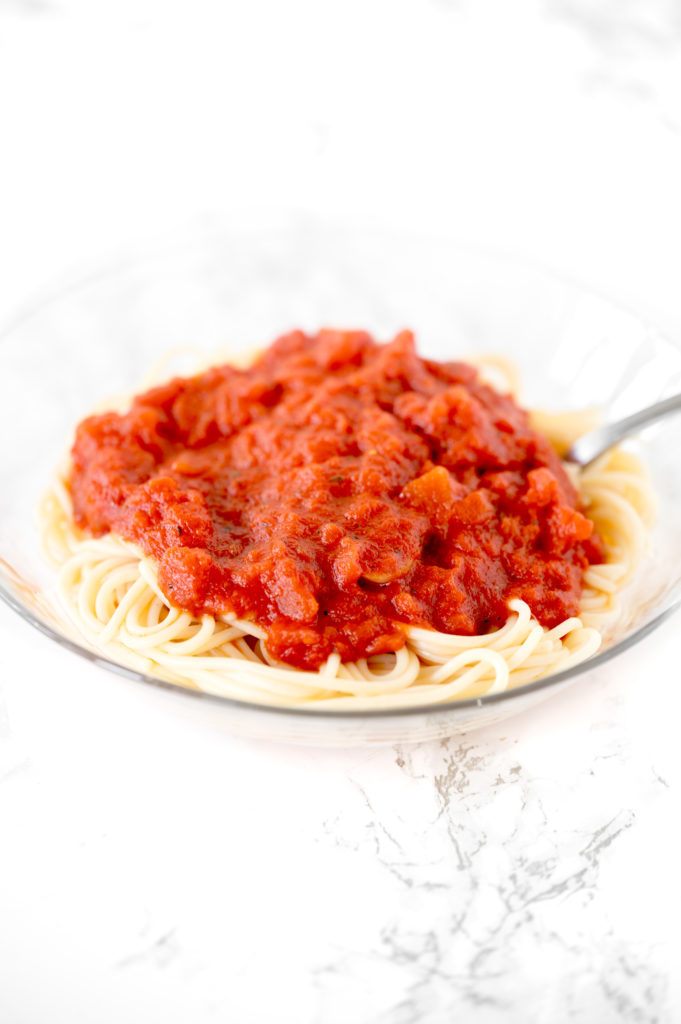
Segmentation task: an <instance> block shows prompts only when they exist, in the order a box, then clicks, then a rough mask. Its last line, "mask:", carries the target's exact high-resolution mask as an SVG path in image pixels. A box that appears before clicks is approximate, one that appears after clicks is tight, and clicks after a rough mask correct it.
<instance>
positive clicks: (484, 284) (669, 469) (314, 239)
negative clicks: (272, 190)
mask: <svg viewBox="0 0 681 1024" xmlns="http://www.w3.org/2000/svg"><path fill="white" fill-rule="evenodd" d="M323 325H333V326H349V327H365V328H367V329H369V330H371V331H372V332H373V333H375V335H376V336H377V337H378V338H379V339H383V340H387V339H388V338H389V337H390V336H391V335H392V334H393V333H394V332H395V331H397V330H399V329H400V328H402V327H411V328H413V329H414V330H415V332H416V336H417V343H418V345H419V350H420V351H421V352H422V353H423V354H426V355H428V356H432V357H435V358H457V357H465V356H466V355H467V354H474V353H480V352H485V353H489V352H494V353H499V354H501V355H503V356H507V357H510V358H511V359H512V360H513V361H514V362H515V363H516V365H517V367H518V370H519V372H520V378H521V381H522V392H521V400H522V402H523V403H524V404H525V405H527V406H529V407H532V406H533V405H541V406H542V407H543V408H549V409H551V408H553V409H556V410H558V409H561V410H564V409H577V408H582V407H584V406H591V405H594V404H601V405H603V406H604V407H605V410H606V416H609V417H617V416H622V415H625V414H626V413H628V412H632V411H634V410H636V409H638V408H640V407H642V406H644V405H646V404H648V403H650V402H652V401H655V400H656V399H659V398H660V397H664V396H666V395H668V394H671V393H674V392H676V391H679V390H681V350H680V349H679V348H678V347H677V346H676V345H674V344H672V343H671V342H670V341H668V340H665V339H664V338H662V337H661V336H660V335H659V334H658V333H657V332H656V331H655V330H654V329H653V328H652V327H651V326H650V325H649V324H646V323H644V322H643V321H642V320H641V319H639V318H638V317H637V316H635V315H634V314H633V313H631V312H629V311H627V310H625V309H623V308H619V307H616V306H614V305H612V304H611V303H609V302H607V301H605V300H604V299H602V298H599V297H598V296H597V295H595V294H592V293H591V292H588V291H585V290H583V289H580V288H578V287H575V286H574V285H572V284H569V283H567V282H565V281H560V280H557V279H556V278H555V277H552V276H550V275H549V274H547V273H545V272H543V271H540V270H537V269H534V268H531V267H528V266H525V265H522V264H520V263H518V262H514V261H511V260H508V259H501V258H497V257H492V256H490V255H488V254H485V253H481V252H478V251H476V250H474V249H472V248H469V247H464V246H459V245H456V244H454V243H452V242H450V241H446V240H441V239H432V238H417V237H411V236H410V237H405V236H401V237H400V236H392V235H389V234H386V233H369V232H366V233H360V234H358V233H357V232H351V231H345V230H343V229H341V228H330V227H328V226H326V227H320V226H318V225H314V224H310V223H302V224H297V225H295V226H293V227H287V228H277V229H274V228H273V229H271V230H269V231H250V232H249V231H240V232H237V231H228V230H213V231H208V232H205V233H201V234H195V235H193V236H191V237H183V238H181V239H178V240H177V241H176V242H175V243H173V244H171V245H167V246H166V247H164V249H163V251H161V252H155V253H153V254H147V255H144V256H139V257H138V258H136V259H134V260H129V261H127V262H124V263H122V264H121V265H119V266H116V267H112V268H110V269H109V270H108V271H106V272H104V273H101V274H98V275H97V276H92V277H90V278H89V279H88V280H86V281H84V282H81V283H79V284H77V285H73V286H68V287H65V288H64V289H63V290H61V291H60V292H59V293H58V294H55V295H53V296H50V297H47V298H45V299H43V300H42V301H39V302H36V303H35V304H34V305H33V307H32V308H31V309H30V310H29V311H28V312H25V313H24V314H23V315H21V316H18V317H16V318H15V321H14V323H13V324H12V325H11V326H10V327H9V328H8V329H7V330H5V332H4V334H3V335H2V336H1V337H0V346H1V348H0V352H1V356H2V363H1V365H2V375H1V376H0V596H2V597H3V598H4V600H5V601H6V602H7V603H8V604H9V605H10V606H11V607H12V608H13V609H14V610H15V611H17V612H18V613H19V614H20V615H21V616H22V617H23V618H25V619H26V620H27V621H28V622H30V623H32V624H33V625H34V626H36V627H37V628H38V629H40V630H41V631H42V632H43V633H45V634H47V636H49V637H51V638H52V639H53V640H54V641H56V642H57V643H59V644H61V645H62V646H64V647H67V648H68V649H69V650H70V651H72V652H73V653H74V654H76V655H79V656H81V657H83V658H87V659H90V660H91V661H93V662H95V663H97V664H99V665H103V666H105V667H106V668H108V669H111V670H113V671H115V672H119V673H122V674H124V675H126V676H129V677H131V678H133V679H136V680H138V681H139V682H140V683H144V684H146V685H147V687H149V686H151V687H153V688H154V692H155V693H156V694H157V699H159V700H166V701H168V700H170V701H174V702H176V703H177V702H182V708H180V709H179V710H181V711H183V712H184V713H198V714H200V715H202V716H204V715H206V716H208V717H210V718H211V719H217V718H218V717H219V718H220V719H221V720H224V722H225V724H226V725H227V728H228V729H230V730H231V731H233V732H235V733H242V734H247V735H251V736H258V737H267V738H272V739H277V740H286V741H296V742H303V743H311V744H320V745H329V744H339V745H355V744H366V743H372V742H404V741H409V740H422V739H428V738H441V737H445V736H449V735H451V734H453V733H456V732H462V731H467V730H470V729H472V728H475V727H477V726H481V725H486V724H489V723H491V722H495V721H499V720H501V719H502V718H504V717H506V716H508V715H510V714H512V713H515V712H518V711H520V710H522V709H524V708H527V707H528V706H530V705H533V704H535V703H536V702H537V701H539V700H541V699H543V698H545V697H547V696H548V695H550V694H552V693H555V692H557V691H558V690H559V689H561V688H562V687H564V686H566V685H567V684H569V682H570V681H571V680H572V679H575V678H576V677H578V676H579V677H581V676H584V675H585V674H587V673H589V672H591V671H592V670H593V669H594V668H596V667H597V666H599V665H603V664H604V663H606V662H609V661H610V660H611V659H613V658H615V657H616V656H619V655H622V654H623V653H624V652H626V651H627V649H628V648H629V647H631V645H632V644H634V643H636V642H637V641H638V640H640V639H641V638H642V637H643V636H645V635H646V634H647V633H649V632H650V631H651V630H652V629H653V628H654V627H655V626H657V625H658V624H659V623H660V622H662V621H663V620H664V619H665V618H666V617H667V616H668V615H669V614H671V612H672V611H673V610H674V608H675V607H676V605H677V603H678V602H679V600H680V599H681V516H679V515H678V511H677V510H678V508H679V507H680V499H681V459H679V457H678V450H679V448H680V447H681V417H680V418H678V419H676V420H674V419H672V420H670V421H668V422H667V423H664V424H661V425H658V426H657V427H656V428H653V429H652V430H651V431H649V432H648V433H647V434H646V436H645V439H644V440H643V441H642V442H641V446H640V447H641V452H642V455H643V458H644V460H645V462H646V463H647V465H648V467H649V469H650V471H651V474H652V477H653V482H654V487H655V490H656V492H657V496H658V500H659V516H658V521H657V524H656V526H655V529H654V534H653V538H652V552H651V555H650V558H649V560H648V562H647V563H646V565H645V567H644V569H643V571H641V572H639V574H638V576H637V578H636V580H635V582H634V583H633V584H632V585H631V586H630V587H629V588H628V590H627V591H626V593H625V595H624V607H625V616H624V619H623V623H622V627H621V629H620V632H619V634H618V635H617V636H616V637H615V638H614V639H613V641H611V642H610V644H609V646H608V645H606V646H605V648H604V649H602V650H601V651H600V652H599V653H598V654H597V655H596V656H595V657H593V658H592V659H590V660H589V661H588V662H586V663H584V664H582V665H579V666H577V667H575V668H573V669H569V670H567V671H563V672H559V673H556V674H554V675H553V676H549V677H547V678H544V679H541V680H539V681H537V682H534V683H530V684H528V685H526V686H523V687H519V688H517V689H515V690H509V691H507V692H504V693H501V694H499V695H495V696H489V697H481V698H479V699H476V700H460V701H457V702H453V703H451V704H444V705H432V706H426V707H420V708H409V709H400V710H394V711H375V712H372V711H369V712H340V711H324V710H323V709H319V708H310V709H295V710H288V709H271V708H267V707H263V706H262V705H260V704H248V703H245V702H240V701H234V700H227V699H224V698H220V697H214V696H211V695H207V694H203V693H200V692H195V691H191V690H187V689H183V688H182V687H180V686H177V685H175V684H173V683H167V682H164V681H162V680H159V679H155V678H152V677H150V676H145V675H142V674H140V673H137V672H135V671H132V670H131V669H128V668H125V667H123V666H120V665H116V664H114V663H113V662H111V661H109V660H108V659H107V658H105V657H103V656H102V655H101V654H98V653H97V652H96V651H95V650H93V649H91V648H90V647H89V646H88V645H87V642H86V641H85V640H83V639H82V638H81V637H80V636H79V635H78V634H76V633H75V631H74V628H73V627H72V625H71V624H70V622H69V621H68V619H67V618H66V616H65V614H64V612H63V611H62V610H61V607H60V605H59V604H58V602H57V600H56V597H55V591H54V574H53V570H52V569H51V568H50V567H49V566H48V565H46V564H45V563H44V562H43V559H42V554H41V548H40V542H39V537H38V531H37V525H36V517H35V510H36V508H37V505H38V502H39V499H40V496H41V494H42V492H43V491H44V490H45V488H46V486H47V485H48V483H49V481H50V478H51V475H52V473H53V471H54V468H55V466H56V465H57V463H58V462H59V460H60V458H61V456H62V455H63V454H64V451H65V449H66V448H67V446H68V445H69V443H70V438H71V431H72V429H73V426H74V425H75V423H76V422H77V421H78V420H79V419H80V418H81V417H82V416H84V415H86V414H87V413H88V412H89V411H90V410H91V409H92V408H93V407H94V406H95V405H96V404H97V403H99V402H100V401H101V400H102V399H103V398H106V397H107V396H108V395H111V394H116V393H117V392H122V391H127V390H131V389H132V390H135V389H136V388H138V387H139V384H140V382H141V381H142V379H143V377H144V376H145V374H146V373H147V372H148V371H149V369H150V368H151V367H152V366H153V364H154V363H155V362H156V361H157V360H158V359H159V358H160V357H162V356H164V355H165V354H167V353H168V351H169V350H173V349H175V348H178V347H180V348H187V347H190V348H192V349H193V350H198V352H200V353H201V354H205V355H206V356H207V355H208V354H209V353H210V352H211V351H212V350H218V349H219V350H221V353H223V354H224V350H225V348H227V349H228V350H229V351H233V352H234V353H235V354H238V353H244V352H247V351H249V350H252V349H254V348H257V347H259V346H261V345H263V344H266V343H268V342H269V341H271V340H272V339H273V338H274V337H275V336H276V335H278V334H280V333H283V332H284V331H286V330H288V329H290V328H293V327H302V328H304V329H308V330H314V329H316V328H318V327H319V326H323Z"/></svg>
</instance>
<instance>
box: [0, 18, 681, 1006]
mask: <svg viewBox="0 0 681 1024" xmlns="http://www.w3.org/2000/svg"><path fill="white" fill-rule="evenodd" d="M680 183H681V12H679V8H678V4H677V3H676V2H675V0H666V2H665V0H515V2H513V3H510V2H508V0H475V2H474V0H361V2H360V0H344V2H343V3H329V2H324V0H316V2H305V0H288V2H279V3H277V2H274V0H250V2H248V3H237V2H233V0H228V2H222V3H219V2H209V0H193V2H189V0H187V2H162V0H136V2H133V0H118V2H117V3H107V2H104V0H0V318H2V319H3V320H5V321H9V320H11V318H12V317H13V316H14V315H15V314H16V312H17V311H18V310H20V309H21V308H23V307H25V306H27V305H28V306H30V304H31V297H32V296H34V295H35V294H36V293H37V292H41V291H42V290H44V289H48V290H50V289H52V288H54V287H58V284H59V281H60V279H61V278H62V277H63V276H64V275H72V274H73V273H78V272H80V271H82V272H86V271H87V270H89V269H90V268H91V267H92V266H93V265H97V264H98V263H99V262H102V261H105V260H106V259H108V258H109V257H110V255H111V254H112V253H116V252H119V251H128V250H132V249H134V248H135V247H136V246H138V245H140V244H142V243H145V242H147V241H149V240H150V239H155V240H158V239H159V238H163V237H164V236H165V235H172V234H173V233H174V232H176V231H177V230H178V229H185V228H187V227H191V226H201V225H205V224H206V223H209V224H210V223H214V222H225V223H230V222H232V221H239V222H248V221H249V219H253V218H258V220H259V221H262V220H263V218H264V219H267V216H268V211H271V212H272V215H275V214H277V213H280V212H281V211H285V212H286V211H297V212H302V213H304V214H307V215H309V216H313V217H315V216H316V217H322V218H324V219H326V220H335V221H342V222H350V223H353V222H356V223H357V224H362V225H366V224H377V225H388V226H391V227H395V226H398V227H406V228H415V229H418V230H433V231H438V232H441V233H447V234H452V235H455V236H457V237H459V238H463V239H466V240H472V241H475V242H478V243H482V244H484V245H486V246H488V247H490V248H493V249H499V250H503V251H506V252H511V253H516V254H518V255H521V256H524V257H527V258H529V259H531V260H534V261H536V262H538V263H542V264H546V265H548V266H550V267H553V268H555V269H557V270H559V271H561V272H562V273H563V274H565V275H566V276H568V277H570V278H573V279H576V280H578V281H582V282H585V283H587V284H589V285H591V286H594V287H596V288H597V289H598V290H600V291H601V292H603V293H604V294H606V295H608V296H611V297H614V298H616V299H618V300H619V301H622V302H624V303H625V304H627V305H629V306H631V307H632V308H633V309H635V310H636V311H638V312H641V313H643V314H645V315H646V316H648V317H650V318H651V319H652V320H653V321H654V322H656V323H657V324H659V325H660V326H661V327H662V328H663V329H664V330H665V331H666V332H667V333H668V334H669V335H670V336H672V337H675V338H676V339H678V340H680V341H681V292H680V289H679V281H681V203H680V202H679V191H680V188H681V185H680ZM1 370H2V368H1V365H0V372H1ZM678 629H679V621H678V618H677V619H676V620H674V621H673V622H672V623H671V624H669V625H668V626H667V627H666V628H665V629H664V630H663V631H662V632H660V633H659V634H657V635H656V636H655V637H654V638H652V639H650V640H648V641H647V642H646V643H645V644H644V645H643V646H642V647H641V648H640V649H639V650H637V651H636V652H635V653H633V654H632V656H631V657H630V658H628V659H627V660H626V661H619V662H617V663H616V667H615V668H614V669H611V670H610V671H609V672H605V673H601V675H600V676H599V677H598V678H597V680H596V682H595V683H594V684H590V686H589V687H588V688H587V687H585V686H584V685H582V684H579V685H577V686H575V687H574V688H573V689H572V690H571V691H569V693H568V694H566V695H563V696H561V697H560V698H558V699H556V700H555V701H553V702H552V703H551V704H549V705H546V706H545V707H544V708H540V709H539V710H538V711H535V712H533V713H532V714H530V715H526V716H525V717H524V718H523V719H522V721H519V722H518V723H516V724H514V725H513V726H511V725H510V724H509V725H508V726H507V727H503V728H501V727H500V728H497V729H496V730H494V729H492V730H487V731H485V732H483V733H479V734H474V735H471V736H470V737H466V738H465V739H464V740H463V741H461V740H452V741H451V742H450V743H448V744H443V745H438V746H434V745H433V746H429V745H424V746H421V747H418V748H414V749H412V750H400V751H395V750H380V751H372V752H354V753H353V752H348V753H333V752H326V753H322V752H311V751H294V750H287V749H280V748H276V747H273V746H266V745H258V744H255V743H246V742H245V741H236V740H233V739H230V738H229V737H226V736H224V735H221V734H218V733H217V732H212V731H211V730H210V729H207V728H203V727H199V726H198V725H196V724H191V723H187V722H184V721H182V720H177V719H175V718H174V717H173V716H172V715H170V714H169V713H165V712H163V713H161V712H160V711H159V710H158V709H155V708H153V707H152V708H150V707H147V706H146V705H145V704H143V703H142V702H141V700H140V699H139V696H138V692H137V690H136V689H135V688H134V687H132V686H131V685H130V684H127V683H124V682H121V681H120V680H118V679H115V678H113V677H111V678H110V677H108V676H106V675H104V674H103V673H101V672H98V671H97V670H94V669H92V668H90V667H88V666H86V665H83V664H80V663H75V659H72V658H70V657H68V656H67V655H66V654H64V653H62V652H60V651H56V650H54V649H53V648H52V647H51V646H50V645H49V644H48V642H47V641H45V640H43V639H42V638H41V637H39V636H38V635H37V634H34V633H32V632H31V631H29V629H28V628H27V627H26V626H24V625H23V624H22V623H21V622H20V621H19V620H18V619H16V617H14V616H12V614H11V613H10V612H9V611H8V610H7V609H0V687H1V689H0V713H1V714H4V715H5V718H6V720H2V722H0V744H2V747H1V754H2V759H1V760H0V775H1V776H2V777H1V778H0V1019H2V1020H3V1021H7V1022H8V1024H42V1022H49V1024H58V1022H61V1021H64V1022H66V1021H68V1022H69V1024H79V1022H81V1021H82V1022H90V1021H107V1022H108V1021H112V1022H113V1021H120V1020H131V1021H138V1020H139V1021H164V1022H170V1024H173V1022H175V1021H178V1022H180V1021H187V1020H192V1021H195V1022H198V1024H202V1022H204V1021H222V1020H230V1021H242V1020H243V1021H251V1020H253V1021H266V1022H269V1021H292V1022H296V1024H306V1022H313V1021H315V1022H316V1021H321V1022H323V1024H327V1022H328V1024H335V1022H345V1021H350V1020H352V1021H353V1022H364V1021H366V1022H374V1021H375V1022H381V1024H393V1022H394V1024H411V1022H412V1021H414V1022H416V1021H425V1022H426V1024H430V1022H434V1024H439V1022H441V1021H442V1022H449V1021H451V1020H455V1019H457V1020H458V1019H463V1020H473V1021H476V1022H477V1021H480V1022H482V1024H487V1022H490V1024H497V1022H500V1021H504V1022H507V1021H510V1022H511V1024H514V1022H515V1021H518V1022H525V1021H528V1020H537V1021H547V1022H548V1021H550V1022H552V1024H554V1022H557V1021H562V1020H568V1019H574V1020H577V1021H588V1022H591V1021H594V1022H599V1024H602V1022H606V1024H607V1022H609V1021H619V1020H631V1021H636V1022H639V1021H650V1022H652V1021H673V1020H677V1019H679V1016H681V996H680V993H679V991H678V988H677V989H676V990H675V988H674V984H675V983H674V972H673V971H672V967H673V966H674V965H675V964H677V963H678V960H679V954H680V953H681V949H680V948H679V943H678V940H677V938H676V934H675V932H676V927H675V926H676V917H677V916H678V909H676V910H675V904H674V900H676V901H677V902H676V908H678V905H679V904H678V898H679V883H678V845H677V840H676V829H675V827H674V819H675V817H677V816H678V793H679V785H680V784H681V777H680V776H681V772H680V768H681V760H680V757H679V753H678V741H677V738H676V734H677V724H676V723H677V720H678V710H679V701H678V698H677V699H676V701H674V694H675V692H676V690H675V688H678V685H679V682H680V680H679V677H678V667H677V664H678V662H677V658H676V656H675V650H676V634H677V632H678ZM644 666H645V671H644ZM650 666H654V669H653V670H650ZM670 707H671V708H672V709H673V710H674V709H675V714H670V712H669V709H670Z"/></svg>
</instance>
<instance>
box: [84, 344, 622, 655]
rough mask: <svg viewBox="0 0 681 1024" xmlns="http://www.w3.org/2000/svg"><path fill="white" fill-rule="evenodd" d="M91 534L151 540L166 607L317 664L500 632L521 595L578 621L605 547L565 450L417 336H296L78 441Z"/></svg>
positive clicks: (545, 617)
mask: <svg viewBox="0 0 681 1024" xmlns="http://www.w3.org/2000/svg"><path fill="white" fill-rule="evenodd" d="M70 484H71V491H72V495H73V504H74V517H75V521H76V524H77V525H78V526H79V527H81V528H82V529H84V530H87V531H88V532H90V533H91V534H93V535H95V536H101V535H103V534H106V533H108V532H109V531H112V532H113V533H115V534H118V535H119V536H120V537H123V538H125V539H127V540H129V541H134V542H136V543H137V544H138V545H139V546H140V547H141V548H142V549H143V550H144V551H145V552H146V553H147V554H148V555H151V556H153V558H154V559H155V561H156V563H157V566H158V578H159V583H160V586H161V588H162V590H163V592H164V594H165V595H166V596H167V598H168V600H169V602H170V603H171V604H173V605H176V606H178V607H180V608H183V609H187V610H188V611H190V612H192V613H194V614H195V615H200V614H201V613H205V612H209V613H211V614H213V615H218V614H221V613H227V612H236V613H237V615H238V616H239V617H240V618H248V619H251V620H253V621H254V622H256V623H258V624H259V625H260V626H262V627H263V628H264V629H265V630H266V632H267V640H266V646H267V649H268V651H269V653H270V654H271V655H272V656H273V657H274V658H276V659H278V660H279V661H282V662H286V663H288V664H290V665H295V666H298V667H300V668H307V669H315V668H318V667H319V666H320V665H322V664H323V663H324V661H325V659H326V658H328V656H329V655H330V654H331V653H332V652H333V651H337V652H338V653H339V654H340V656H341V658H342V659H343V660H344V661H352V660H355V659H357V658H363V657H367V656H369V655H372V654H378V653H383V652H386V651H395V650H397V649H398V648H400V647H401V646H402V645H403V644H404V642H405V635H406V627H407V626H408V625H409V624H416V625H419V626H422V627H429V628H432V629H436V630H440V631H443V632H446V633H462V634H466V635H471V634H475V633H487V632H489V631H490V630H491V629H493V628H496V627H499V626H501V625H502V624H503V623H504V622H505V621H506V620H507V618H508V615H509V611H508V602H509V601H510V600H511V599H512V598H521V599H522V600H523V601H526V602H527V603H528V604H529V606H530V608H531V609H532V611H533V613H534V615H535V616H536V618H537V619H538V620H539V622H541V623H542V624H543V625H544V626H547V627H552V626H555V625H557V624H558V623H559V622H561V621H562V620H564V619H566V618H568V617H570V616H572V615H575V614H576V613H577V612H578V608H579V600H580V594H581V588H582V575H583V571H584V569H585V568H586V567H587V566H588V565H589V563H592V562H600V561H602V558H603V548H602V543H601V541H600V539H599V537H598V536H597V535H596V534H595V533H594V530H593V524H592V523H591V521H590V520H589V519H587V518H586V517H585V516H584V515H583V513H582V512H581V511H580V510H579V502H578V497H577V494H576V492H575V489H574V487H573V486H572V484H571V482H570V480H569V479H568V477H567V475H566V473H565V471H564V469H563V467H562V465H561V462H560V459H559V458H558V456H557V455H556V453H555V451H554V450H553V448H552V447H551V445H550V443H549V441H548V440H547V439H546V438H545V437H543V436H542V435H541V434H539V433H537V432H536V431H535V430H533V429H532V428H531V426H530V424H529V420H528V416H527V413H525V412H524V411H523V410H522V409H520V408H519V407H518V405H516V403H515V401H514V400H513V399H512V398H511V397H510V396H508V395H504V394H499V393H498V392H497V391H495V390H494V389H493V388H491V387H489V386H488V385H487V384H484V383H482V382H481V380H480V378H479V376H478V373H477V371H476V370H475V369H474V368H473V367H471V366H469V365H467V364H465V363H461V362H446V363H440V362H433V361H431V360H427V359H422V358H420V357H419V356H418V355H417V354H416V351H415V348H414V339H413V335H412V334H411V332H409V331H403V332H402V333H400V334H398V335H397V336H396V338H395V339H394V341H392V342H391V343H390V344H387V345H379V344H377V343H376V342H375V341H374V340H373V339H372V338H371V337H370V335H368V334H366V333H365V332H363V331H339V330H322V331H320V332H319V333H318V334H317V335H316V336H309V335H306V334H303V333H302V332H301V331H294V332H292V333H290V334H287V335H285V336H283V337H281V338H279V339H278V340H277V341H275V342H274V344H272V345H271V346H270V347H269V348H268V349H267V350H266V351H264V352H263V353H262V354H261V355H260V356H259V357H258V358H257V359H256V360H255V362H254V363H253V364H252V365H251V366H250V367H249V368H248V369H236V368H234V367H231V366H219V367H214V368H212V369H210V370H207V371H206V372H205V373H202V374H200V375H199V376H196V377H192V378H176V379H174V380H171V381H170V382H169V383H167V384H164V385H162V386H161V387H157V388H154V389H153V390H151V391H147V392H146V393H145V394H143V395H139V396H138V397H137V398H135V399H134V401H133V402H132V406H131V408H130V411H129V412H127V413H123V414H118V413H113V412H111V413H105V414H103V415H97V416H91V417H89V418H88V419H86V420H84V421H83V422H82V423H81V424H80V425H79V426H78V428H77V431H76V439H75V443H74V446H73V463H72V470H71V477H70Z"/></svg>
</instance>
